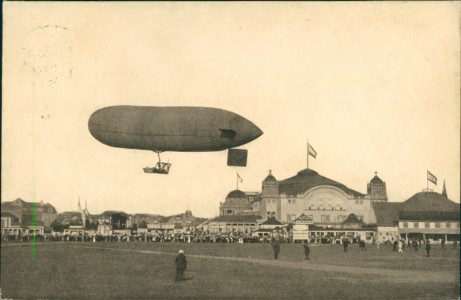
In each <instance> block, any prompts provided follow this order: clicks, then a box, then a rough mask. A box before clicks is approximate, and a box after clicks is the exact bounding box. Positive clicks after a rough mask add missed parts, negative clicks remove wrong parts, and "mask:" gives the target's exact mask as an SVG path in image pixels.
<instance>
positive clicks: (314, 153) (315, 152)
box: [307, 144, 317, 158]
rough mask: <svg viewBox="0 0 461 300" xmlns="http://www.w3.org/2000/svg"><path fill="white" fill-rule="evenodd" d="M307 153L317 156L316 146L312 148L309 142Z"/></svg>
mask: <svg viewBox="0 0 461 300" xmlns="http://www.w3.org/2000/svg"><path fill="white" fill-rule="evenodd" d="M307 155H310V156H312V157H313V158H315V157H316V156H317V151H315V150H314V148H312V146H311V145H310V144H308V147H307Z"/></svg>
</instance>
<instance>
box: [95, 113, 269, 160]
mask: <svg viewBox="0 0 461 300" xmlns="http://www.w3.org/2000/svg"><path fill="white" fill-rule="evenodd" d="M88 127H89V130H90V133H91V134H92V135H93V137H94V138H96V139H97V140H98V141H100V142H101V143H103V144H106V145H108V146H112V147H118V148H129V149H140V150H152V151H156V152H163V151H179V152H202V151H220V150H225V149H230V148H234V147H238V146H241V145H244V144H246V143H248V142H251V141H252V140H254V139H256V138H258V137H259V136H260V135H262V134H263V132H262V131H261V129H259V128H258V127H257V126H256V125H255V124H253V123H252V122H251V121H249V120H247V119H245V118H244V117H242V116H240V115H238V114H236V113H233V112H230V111H226V110H223V109H218V108H210V107H185V106H176V107H174V106H165V107H158V106H110V107H105V108H102V109H99V110H97V111H95V112H94V113H93V114H92V115H91V116H90V119H89V121H88Z"/></svg>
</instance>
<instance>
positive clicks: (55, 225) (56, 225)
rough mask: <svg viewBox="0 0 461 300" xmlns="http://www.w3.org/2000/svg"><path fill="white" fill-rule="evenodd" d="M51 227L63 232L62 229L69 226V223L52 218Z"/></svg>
mask: <svg viewBox="0 0 461 300" xmlns="http://www.w3.org/2000/svg"><path fill="white" fill-rule="evenodd" d="M51 228H53V231H55V232H63V231H64V229H67V228H69V224H62V223H61V222H59V221H58V220H54V221H53V223H51Z"/></svg>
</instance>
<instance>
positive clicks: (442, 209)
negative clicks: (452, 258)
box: [398, 191, 460, 242]
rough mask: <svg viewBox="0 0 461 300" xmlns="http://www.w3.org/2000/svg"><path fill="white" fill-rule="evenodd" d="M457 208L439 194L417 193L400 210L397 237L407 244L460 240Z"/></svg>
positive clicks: (457, 205)
mask: <svg viewBox="0 0 461 300" xmlns="http://www.w3.org/2000/svg"><path fill="white" fill-rule="evenodd" d="M459 208H460V207H459V204H457V203H454V202H453V201H451V200H448V199H447V198H445V197H444V196H442V195H441V194H438V193H435V192H432V191H423V192H420V193H417V194H415V195H414V196H412V197H411V198H409V199H408V200H407V201H405V202H403V203H402V204H401V205H400V206H399V218H398V228H399V234H400V236H401V237H402V238H404V239H406V240H408V239H413V238H415V239H431V240H432V241H434V242H441V241H442V240H445V241H454V240H459V233H460V232H459V218H460V210H459Z"/></svg>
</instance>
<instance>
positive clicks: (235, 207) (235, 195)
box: [219, 190, 252, 216]
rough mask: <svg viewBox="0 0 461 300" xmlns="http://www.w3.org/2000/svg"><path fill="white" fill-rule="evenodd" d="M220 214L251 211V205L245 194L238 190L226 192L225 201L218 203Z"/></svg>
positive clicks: (236, 213)
mask: <svg viewBox="0 0 461 300" xmlns="http://www.w3.org/2000/svg"><path fill="white" fill-rule="evenodd" d="M219 211H220V214H221V216H225V215H238V214H240V213H244V212H251V211H252V207H251V203H250V199H249V198H248V196H247V194H245V193H244V192H242V191H240V190H233V191H232V192H230V193H229V194H227V197H226V201H224V202H221V203H220V205H219Z"/></svg>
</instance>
